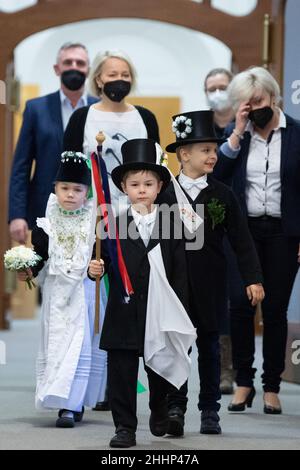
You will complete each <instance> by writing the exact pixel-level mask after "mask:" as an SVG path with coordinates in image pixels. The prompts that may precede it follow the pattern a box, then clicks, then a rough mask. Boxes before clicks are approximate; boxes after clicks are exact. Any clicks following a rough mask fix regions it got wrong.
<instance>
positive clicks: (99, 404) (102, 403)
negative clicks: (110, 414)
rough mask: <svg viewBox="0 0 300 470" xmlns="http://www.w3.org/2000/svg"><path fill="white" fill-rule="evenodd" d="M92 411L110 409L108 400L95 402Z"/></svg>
mask: <svg viewBox="0 0 300 470" xmlns="http://www.w3.org/2000/svg"><path fill="white" fill-rule="evenodd" d="M93 410H94V411H110V406H109V402H108V401H98V402H97V403H96V406H95V408H93Z"/></svg>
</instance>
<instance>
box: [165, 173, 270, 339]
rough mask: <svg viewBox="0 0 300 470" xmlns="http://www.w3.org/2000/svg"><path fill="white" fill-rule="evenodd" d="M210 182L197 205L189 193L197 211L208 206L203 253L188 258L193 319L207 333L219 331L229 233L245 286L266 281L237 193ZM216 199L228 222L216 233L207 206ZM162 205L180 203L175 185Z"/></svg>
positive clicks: (170, 187)
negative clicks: (218, 317) (226, 241)
mask: <svg viewBox="0 0 300 470" xmlns="http://www.w3.org/2000/svg"><path fill="white" fill-rule="evenodd" d="M207 182H208V186H207V187H206V188H205V189H203V190H202V191H201V192H200V194H199V196H198V197H197V198H196V199H195V200H194V201H192V199H191V198H190V197H189V195H188V194H187V193H186V196H187V198H188V199H189V201H190V203H191V205H192V206H193V208H194V210H196V205H197V204H204V245H203V247H202V248H201V249H200V250H196V251H191V250H187V251H186V256H187V265H188V277H189V288H190V292H189V294H190V309H191V319H192V321H193V322H194V325H195V326H196V327H199V328H201V327H202V328H204V329H205V330H206V331H217V330H218V322H217V312H218V301H220V294H221V295H224V292H225V289H226V259H225V256H224V251H223V237H224V235H225V233H226V234H227V236H228V239H229V242H230V244H231V246H232V248H233V250H234V251H235V253H236V257H237V261H238V265H239V269H240V272H241V275H242V278H243V281H244V284H245V286H248V285H250V284H256V283H260V282H262V280H263V279H262V271H261V267H260V263H259V259H258V256H257V253H256V249H255V246H254V243H253V240H252V237H251V235H250V233H249V230H248V226H247V221H246V218H245V217H244V216H243V214H242V212H241V210H240V207H239V204H238V202H237V200H236V198H235V196H234V194H233V192H232V191H231V190H230V189H229V188H228V187H227V186H225V185H224V184H223V183H220V182H219V181H217V180H215V179H214V178H212V177H210V176H208V179H207ZM213 198H215V199H218V201H219V202H220V203H223V204H225V219H224V221H223V222H222V223H221V224H218V225H216V226H215V228H214V229H213V228H212V220H211V218H210V215H209V213H208V208H207V203H209V202H210V201H211V199H213ZM159 202H160V203H163V202H165V203H167V204H168V205H172V204H175V203H176V202H177V201H176V196H175V191H174V186H173V184H172V183H170V185H169V187H168V188H167V190H166V191H165V192H164V193H163V194H162V195H161V196H160V198H159ZM189 243H190V242H189Z"/></svg>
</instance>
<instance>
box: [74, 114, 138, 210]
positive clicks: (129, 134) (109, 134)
mask: <svg viewBox="0 0 300 470" xmlns="http://www.w3.org/2000/svg"><path fill="white" fill-rule="evenodd" d="M99 131H102V132H104V134H105V141H104V142H103V146H102V157H103V160H104V161H105V164H106V168H107V173H108V180H109V189H110V194H111V202H112V206H113V209H114V211H115V213H116V215H118V214H120V213H121V212H123V211H124V210H127V209H128V206H129V203H128V198H127V196H126V194H124V193H122V192H121V191H120V190H119V189H118V188H117V187H116V186H115V184H114V183H113V181H112V179H111V172H112V170H113V169H114V168H115V167H116V166H119V165H121V164H122V163H123V158H122V153H121V147H122V145H123V144H124V142H126V141H127V140H129V139H139V138H147V129H146V126H145V124H144V121H143V119H142V117H141V115H140V113H139V112H138V111H137V109H136V108H133V109H132V111H128V112H125V113H113V112H108V111H99V110H98V109H95V107H94V106H93V105H92V106H90V108H89V111H88V115H87V118H86V123H85V128H84V138H83V153H85V154H86V155H90V154H91V153H92V152H96V151H97V141H96V135H97V134H98V132H99Z"/></svg>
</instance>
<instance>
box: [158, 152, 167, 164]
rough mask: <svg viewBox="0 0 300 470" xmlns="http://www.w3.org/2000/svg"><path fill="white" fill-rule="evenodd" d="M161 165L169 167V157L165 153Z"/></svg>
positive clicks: (161, 158)
mask: <svg viewBox="0 0 300 470" xmlns="http://www.w3.org/2000/svg"><path fill="white" fill-rule="evenodd" d="M159 164H160V165H162V166H166V167H168V155H167V154H166V153H165V152H163V153H162V154H161V156H160V162H159Z"/></svg>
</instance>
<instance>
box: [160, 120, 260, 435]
mask: <svg viewBox="0 0 300 470" xmlns="http://www.w3.org/2000/svg"><path fill="white" fill-rule="evenodd" d="M173 131H174V133H175V134H176V142H175V143H172V144H170V145H168V146H167V148H166V150H167V151H168V152H176V154H177V158H178V160H179V161H180V163H181V168H182V170H181V172H180V174H179V176H178V177H177V180H178V183H179V184H180V186H181V188H182V189H183V191H184V192H185V193H186V196H187V198H188V200H189V202H190V204H191V206H192V207H193V209H194V210H195V212H197V211H199V205H201V204H204V245H203V247H202V248H201V249H198V250H196V251H195V250H187V251H186V255H187V264H188V276H189V287H190V291H189V294H190V295H189V297H190V311H191V319H192V321H193V323H194V326H195V327H196V328H197V336H198V338H197V341H196V344H197V347H198V353H199V355H198V366H199V376H200V381H201V387H200V394H199V403H198V407H199V410H200V411H202V413H201V429H200V432H201V433H202V434H221V427H220V425H219V416H218V411H219V409H220V404H219V403H218V400H220V398H221V395H220V390H219V385H220V351H219V334H218V324H217V309H218V302H221V298H222V297H221V296H222V295H223V294H224V292H225V282H226V265H225V257H224V253H223V244H222V239H223V236H224V233H225V232H226V233H227V236H228V239H229V241H230V243H231V245H232V247H233V249H234V251H235V253H236V256H237V261H238V264H239V269H240V272H241V274H242V276H243V280H244V284H245V287H246V290H247V295H248V298H249V301H250V302H251V303H252V305H256V304H257V303H258V302H259V301H261V300H262V299H263V296H264V291H263V287H262V285H261V282H262V273H261V268H260V264H259V261H258V257H257V254H256V251H255V248H254V244H253V241H252V238H251V235H250V233H249V231H248V228H247V223H246V220H245V219H244V217H243V215H242V213H241V210H240V208H239V205H238V202H237V200H236V198H235V196H234V194H233V192H232V191H231V190H230V189H229V188H228V187H227V186H225V185H224V184H222V183H220V182H218V181H216V180H215V179H214V178H212V177H211V176H210V174H211V173H212V172H213V169H214V166H215V164H216V162H217V144H218V142H219V141H220V139H218V138H217V136H216V134H215V130H214V123H213V112H212V111H195V112H190V113H184V114H182V115H180V116H174V117H173ZM160 202H167V203H168V204H169V205H173V204H174V203H175V202H176V195H175V191H174V186H173V184H170V186H169V187H168V188H167V190H166V191H165V192H164V194H163V195H162V196H160ZM197 205H198V207H197ZM186 405H187V383H185V384H184V385H183V386H182V387H181V389H180V390H179V391H178V392H177V391H176V392H174V393H170V394H169V398H168V408H169V429H168V432H169V434H172V435H176V436H181V435H183V433H184V430H183V428H184V413H185V411H186Z"/></svg>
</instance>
